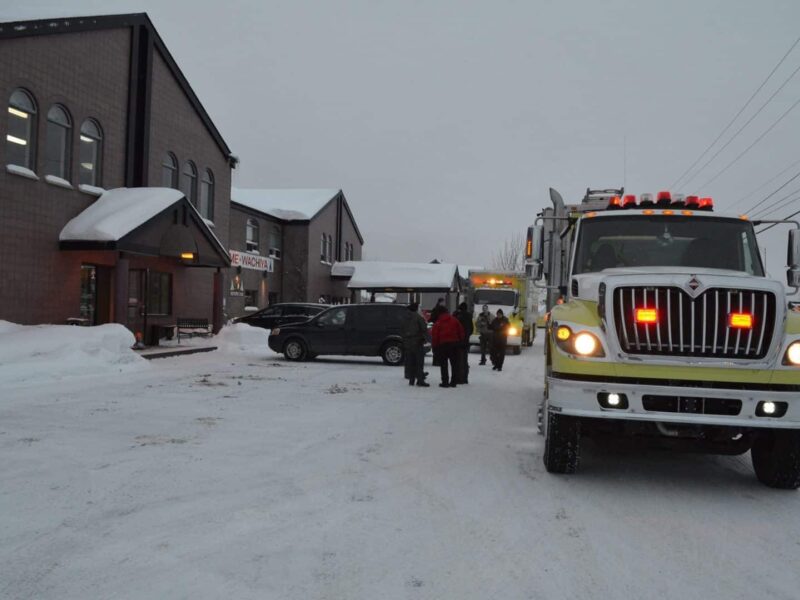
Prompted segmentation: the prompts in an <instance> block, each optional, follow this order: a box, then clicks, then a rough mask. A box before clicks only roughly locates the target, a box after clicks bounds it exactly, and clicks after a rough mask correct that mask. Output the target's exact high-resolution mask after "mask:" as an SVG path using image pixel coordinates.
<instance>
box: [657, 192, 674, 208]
mask: <svg viewBox="0 0 800 600" xmlns="http://www.w3.org/2000/svg"><path fill="white" fill-rule="evenodd" d="M656 204H658V205H659V206H669V205H670V204H672V194H670V193H669V192H667V191H663V192H658V194H657V195H656Z"/></svg>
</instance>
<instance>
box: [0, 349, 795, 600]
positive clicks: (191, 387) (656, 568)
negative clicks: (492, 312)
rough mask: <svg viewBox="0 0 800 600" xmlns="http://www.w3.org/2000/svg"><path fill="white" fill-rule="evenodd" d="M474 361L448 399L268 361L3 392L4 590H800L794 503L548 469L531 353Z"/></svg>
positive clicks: (734, 479)
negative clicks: (502, 361) (490, 362)
mask: <svg viewBox="0 0 800 600" xmlns="http://www.w3.org/2000/svg"><path fill="white" fill-rule="evenodd" d="M471 362H472V373H471V383H470V385H469V386H463V387H460V388H457V389H454V390H453V389H444V390H443V389H441V388H439V387H437V386H435V385H434V386H433V387H431V388H429V389H421V388H409V387H408V386H407V385H406V384H405V381H404V380H403V374H402V370H401V369H395V368H390V367H385V366H383V365H382V364H381V363H380V360H379V359H375V360H354V359H320V360H317V361H314V362H311V363H302V364H294V363H288V362H286V361H285V360H284V359H283V358H282V357H278V356H275V355H274V354H271V353H269V352H268V351H266V350H260V351H257V352H250V353H242V352H233V351H225V352H220V351H218V352H214V353H209V354H198V355H193V356H189V357H182V358H173V359H164V360H159V361H153V362H152V363H151V364H148V365H147V368H143V369H141V370H139V371H136V372H133V373H131V372H123V373H116V374H106V375H97V376H88V377H81V378H77V379H75V378H73V379H67V380H64V381H61V382H47V381H42V382H39V383H30V382H27V383H24V384H15V385H13V386H6V389H4V390H3V393H2V400H0V448H1V449H2V453H1V456H2V468H1V469H0V597H2V598H15V599H19V598H37V599H39V598H54V599H55V598H57V599H59V600H63V599H66V598H81V599H85V598H237V599H240V598H259V599H263V598H270V599H272V598H276V599H283V598H288V599H301V600H309V599H323V598H324V599H362V598H363V599H369V600H374V599H378V598H380V599H395V598H397V599H400V598H413V599H416V598H420V599H422V598H427V599H442V598H454V599H465V598H470V599H472V598H474V599H491V598H496V599H503V600H510V599H517V598H519V599H527V598H547V599H550V598H570V599H574V598H652V597H680V598H682V599H684V600H687V599H691V598H703V599H709V598H726V599H730V598H755V597H763V598H797V597H798V595H799V594H800V591H798V590H800V574H799V572H798V568H797V565H798V557H800V511H798V508H800V495H798V494H797V493H793V492H780V491H775V490H770V489H767V488H764V487H763V486H761V485H760V484H759V483H758V482H757V481H756V479H755V476H754V475H753V473H752V470H751V467H750V464H749V456H747V455H745V456H742V457H733V458H731V457H710V456H702V455H681V454H674V453H664V452H658V451H655V450H652V451H646V452H637V453H635V455H632V454H631V453H630V452H620V451H616V452H612V451H603V450H600V449H597V448H594V447H591V446H589V445H588V443H587V447H586V448H585V452H584V462H583V465H582V467H583V468H582V470H581V471H580V473H579V474H578V475H575V476H570V477H557V476H551V475H548V474H547V473H545V472H544V467H543V466H542V460H541V453H542V441H543V440H542V438H541V437H539V436H538V435H537V434H536V408H537V403H538V399H539V397H540V394H541V383H542V382H541V347H540V346H538V345H537V346H535V347H533V348H530V349H526V350H525V351H524V352H523V354H522V355H521V356H509V357H508V359H507V360H506V368H505V371H504V372H503V373H496V372H493V371H492V370H491V368H490V367H479V366H477V365H476V363H477V357H476V355H475V354H473V355H472V356H471ZM429 370H430V371H431V379H432V383H434V384H435V383H438V373H435V372H434V369H432V368H431V369H429Z"/></svg>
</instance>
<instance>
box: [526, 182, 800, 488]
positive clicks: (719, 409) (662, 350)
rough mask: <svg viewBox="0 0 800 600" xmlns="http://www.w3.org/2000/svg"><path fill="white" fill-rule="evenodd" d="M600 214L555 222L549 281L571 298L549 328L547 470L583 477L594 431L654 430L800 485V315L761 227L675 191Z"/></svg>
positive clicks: (770, 479) (558, 307)
mask: <svg viewBox="0 0 800 600" xmlns="http://www.w3.org/2000/svg"><path fill="white" fill-rule="evenodd" d="M565 208H566V207H565ZM590 208H592V210H566V211H564V213H566V218H564V217H563V216H562V217H556V218H554V220H553V222H554V223H557V226H556V227H553V228H552V229H553V231H556V232H557V235H558V239H557V241H556V242H554V241H553V240H552V239H551V240H550V242H551V253H550V259H551V264H550V265H549V271H550V274H549V277H548V280H549V281H548V283H550V282H551V281H552V282H553V283H554V284H555V285H552V286H550V287H551V288H557V291H558V293H559V297H560V299H561V303H556V304H554V305H553V306H552V307H551V308H550V317H549V319H548V322H547V342H546V349H545V352H546V353H545V360H546V383H545V393H544V401H543V404H542V411H541V427H542V431H543V433H544V435H545V454H544V462H545V466H546V467H547V469H548V471H550V472H553V473H571V472H574V471H575V470H576V469H577V467H578V463H579V458H580V440H581V438H582V437H584V436H588V437H596V438H603V437H609V436H610V437H628V436H655V437H658V438H660V440H659V441H661V442H664V443H668V444H669V445H672V446H676V447H681V448H684V449H686V448H691V449H699V450H705V451H709V452H718V453H727V454H736V453H744V452H747V451H748V450H750V451H751V455H752V461H753V466H754V468H755V472H756V475H757V476H758V478H759V479H760V480H761V481H762V482H763V483H765V484H766V485H769V486H772V487H779V488H792V489H795V488H797V487H799V486H800V400H797V397H798V392H800V313H798V312H795V311H794V310H792V309H790V307H789V303H788V300H787V295H786V291H785V286H784V284H783V283H781V282H779V281H775V280H772V279H768V278H767V277H766V276H765V270H764V266H763V264H762V262H761V258H760V254H759V250H758V245H757V241H756V235H755V230H754V223H752V222H751V221H749V220H747V218H746V217H743V216H739V215H721V214H718V213H715V212H713V202H712V201H711V200H710V199H700V198H697V197H691V196H690V197H686V198H680V200H678V201H674V200H673V199H672V197H671V195H670V194H669V193H667V192H662V193H660V194H659V195H658V198H657V199H653V197H652V196H650V195H643V197H642V198H641V200H639V201H637V199H636V197H635V196H622V197H621V196H616V195H614V196H611V197H610V198H608V205H607V206H605V207H603V208H599V207H598V206H597V203H596V202H595V203H594V204H593V205H592V206H591V207H590ZM798 231H800V230H797V229H795V230H794V231H793V233H792V234H791V235H790V252H789V256H790V264H794V265H796V263H797V261H798V259H800V256H798V252H797V250H796V247H797V243H796V242H798V241H800V235H798V234H797V233H795V232H798ZM543 237H544V235H543V233H541V232H540V233H539V235H538V237H537V244H538V245H539V251H538V255H539V256H540V257H542V261H543V260H544V255H545V251H544V240H543ZM559 246H560V247H559ZM793 248H795V249H794V250H793ZM562 257H563V258H562ZM789 279H790V281H789V283H790V284H792V285H794V284H795V283H796V280H797V277H796V274H795V273H794V272H793V271H790V275H789Z"/></svg>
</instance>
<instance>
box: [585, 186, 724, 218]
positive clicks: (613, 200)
mask: <svg viewBox="0 0 800 600" xmlns="http://www.w3.org/2000/svg"><path fill="white" fill-rule="evenodd" d="M654 206H658V207H659V208H667V209H675V208H683V207H686V208H687V209H693V210H708V211H711V210H714V200H713V199H712V198H709V197H707V196H704V197H702V198H701V197H700V196H685V195H683V194H674V195H673V194H672V192H669V191H666V190H663V191H660V192H658V194H656V196H655V199H654V197H653V194H648V193H645V194H641V195H640V196H639V202H638V204H637V202H636V196H635V195H633V194H626V195H625V196H611V197H610V198H609V199H608V206H606V210H620V209H624V208H647V209H650V208H651V207H654ZM643 214H646V215H652V214H655V213H654V212H653V211H651V210H645V211H644V212H643ZM664 214H666V215H671V214H677V213H674V212H671V211H670V212H666V211H665V212H664ZM680 214H682V215H683V216H689V215H691V214H692V212H691V210H684V211H681V212H680ZM588 216H594V213H592V214H591V215H588Z"/></svg>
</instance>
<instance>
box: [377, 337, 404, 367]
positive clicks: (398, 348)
mask: <svg viewBox="0 0 800 600" xmlns="http://www.w3.org/2000/svg"><path fill="white" fill-rule="evenodd" d="M381 358H382V359H383V362H384V363H385V364H387V365H391V366H392V367H399V366H400V365H402V364H403V361H404V360H405V352H404V351H403V345H402V344H400V343H399V342H387V343H386V344H385V345H384V346H383V349H382V350H381Z"/></svg>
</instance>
